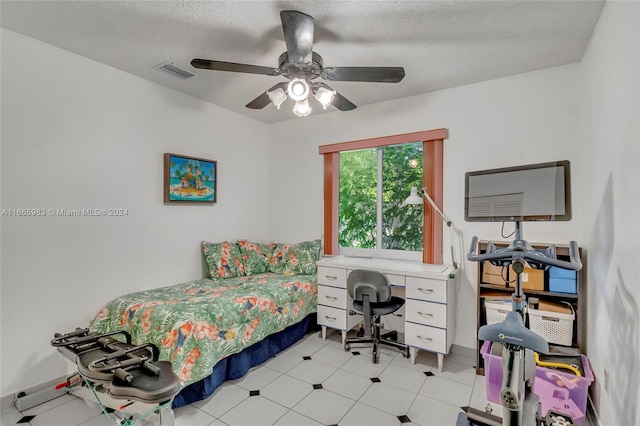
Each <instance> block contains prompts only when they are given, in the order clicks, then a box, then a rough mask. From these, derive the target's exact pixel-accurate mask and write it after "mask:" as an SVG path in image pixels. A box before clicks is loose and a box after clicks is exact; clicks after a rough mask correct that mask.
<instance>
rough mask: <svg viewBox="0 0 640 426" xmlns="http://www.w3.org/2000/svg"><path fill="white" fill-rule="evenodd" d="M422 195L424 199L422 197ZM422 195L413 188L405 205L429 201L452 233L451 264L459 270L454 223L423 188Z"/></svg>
mask: <svg viewBox="0 0 640 426" xmlns="http://www.w3.org/2000/svg"><path fill="white" fill-rule="evenodd" d="M420 195H422V197H421V196H420ZM420 195H418V188H417V187H415V186H412V187H411V193H410V194H409V196H408V197H407V199H406V200H405V204H409V205H416V204H418V205H421V204H422V203H423V202H424V200H427V201H428V202H429V205H430V206H431V207H432V208H433V209H434V210H435V211H436V212H437V213H438V215H439V216H440V219H442V221H443V222H444V223H445V225H447V227H448V228H449V233H450V240H451V262H452V264H453V267H454V268H456V269H457V268H458V262H456V257H455V254H454V250H453V227H452V225H453V222H451V220H449V218H448V217H447V216H445V215H444V213H442V211H441V210H440V209H439V208H438V206H437V205H436V203H435V202H434V201H433V199H432V198H431V197H430V196H429V193H428V192H427V189H426V188H422V189H420ZM423 197H424V199H423Z"/></svg>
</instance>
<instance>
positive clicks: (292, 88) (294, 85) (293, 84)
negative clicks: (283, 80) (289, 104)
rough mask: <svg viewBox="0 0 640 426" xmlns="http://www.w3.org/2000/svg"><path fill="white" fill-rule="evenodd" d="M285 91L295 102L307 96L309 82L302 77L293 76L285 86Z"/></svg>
mask: <svg viewBox="0 0 640 426" xmlns="http://www.w3.org/2000/svg"><path fill="white" fill-rule="evenodd" d="M287 93H289V97H290V98H291V99H293V100H294V101H296V102H297V101H302V100H306V99H307V97H308V96H309V83H307V82H306V81H305V80H303V79H302V78H294V79H293V80H291V81H290V82H289V85H288V86H287Z"/></svg>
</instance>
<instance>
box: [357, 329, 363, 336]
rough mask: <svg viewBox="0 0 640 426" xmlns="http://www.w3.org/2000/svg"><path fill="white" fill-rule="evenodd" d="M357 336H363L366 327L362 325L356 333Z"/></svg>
mask: <svg viewBox="0 0 640 426" xmlns="http://www.w3.org/2000/svg"><path fill="white" fill-rule="evenodd" d="M356 336H358V337H363V336H364V328H362V327H360V329H359V330H358V332H357V333H356Z"/></svg>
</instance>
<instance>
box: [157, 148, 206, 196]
mask: <svg viewBox="0 0 640 426" xmlns="http://www.w3.org/2000/svg"><path fill="white" fill-rule="evenodd" d="M217 170H218V167H217V163H216V162H215V161H213V160H205V159H204V158H197V157H188V156H186V155H179V154H164V202H165V203H198V204H200V203H210V204H211V203H215V202H216V201H217V199H216V195H217V190H216V184H217V182H218V179H217V177H216V176H217Z"/></svg>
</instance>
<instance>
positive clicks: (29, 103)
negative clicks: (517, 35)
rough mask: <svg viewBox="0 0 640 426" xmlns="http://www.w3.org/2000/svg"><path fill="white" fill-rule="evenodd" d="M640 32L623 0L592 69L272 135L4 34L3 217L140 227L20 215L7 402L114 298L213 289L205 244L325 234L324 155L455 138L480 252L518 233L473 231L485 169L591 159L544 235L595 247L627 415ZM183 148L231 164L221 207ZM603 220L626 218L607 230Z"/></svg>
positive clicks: (13, 243)
mask: <svg viewBox="0 0 640 426" xmlns="http://www.w3.org/2000/svg"><path fill="white" fill-rule="evenodd" d="M638 31H639V28H638V5H637V3H636V4H633V3H619V2H609V3H607V4H605V7H604V9H603V12H602V14H601V16H600V20H599V22H598V24H597V26H596V28H595V31H594V34H593V36H592V38H591V40H590V42H589V45H588V47H587V50H586V51H585V53H584V56H583V57H582V60H580V61H579V62H576V63H573V64H569V65H564V66H560V67H555V68H550V69H544V70H539V71H535V72H529V73H525V74H520V75H514V76H508V77H503V78H498V79H494V80H490V81H485V82H480V83H474V84H469V85H465V86H461V87H457V88H451V89H446V90H440V91H436V92H433V93H427V94H421V95H416V96H411V97H406V98H403V99H398V100H393V101H388V102H383V103H378V104H372V105H365V106H361V107H359V108H358V109H357V110H355V111H352V112H350V113H348V114H347V113H340V112H331V113H326V114H318V115H314V114H312V115H311V116H309V117H306V118H305V119H291V120H287V121H282V122H277V123H271V124H267V123H263V122H260V121H258V120H254V119H250V118H247V117H244V116H241V115H239V114H237V113H234V112H231V111H229V110H226V109H223V108H221V107H219V106H216V105H212V104H210V103H207V102H204V101H200V100H198V99H195V98H193V97H190V96H187V95H184V94H181V93H178V92H176V91H174V90H170V89H167V88H164V87H162V86H160V85H157V84H155V83H151V82H149V81H146V80H143V79H140V78H138V77H135V76H133V75H131V74H127V73H124V72H122V71H119V70H117V69H115V68H111V67H108V66H105V65H102V64H100V63H97V62H94V61H91V60H89V59H86V58H84V57H81V56H77V55H74V54H71V53H69V52H67V51H64V50H61V49H59V48H56V47H53V46H51V45H48V44H45V43H42V42H40V41H35V40H33V39H30V38H27V37H24V36H22V35H20V34H17V33H14V32H12V31H9V30H6V29H4V28H3V29H2V151H1V155H2V157H1V161H2V199H1V201H2V206H1V207H2V208H37V207H43V208H56V209H57V208H61V209H76V208H124V209H128V215H127V216H124V217H107V218H91V217H84V218H77V217H47V218H42V220H22V219H21V218H15V217H11V218H9V217H3V218H2V230H1V232H2V293H1V297H2V309H1V315H2V317H1V319H2V321H1V323H2V358H1V360H2V375H1V382H2V389H1V392H0V396H2V397H3V401H4V398H5V397H6V396H7V395H10V394H12V393H13V392H16V391H19V390H21V389H24V388H26V387H29V386H32V385H36V384H39V383H42V382H44V381H46V380H49V379H51V378H55V377H59V376H61V375H63V374H64V373H65V372H66V371H65V368H66V365H65V364H64V363H63V360H62V359H59V358H60V357H59V356H58V355H57V354H55V352H54V351H52V350H51V348H50V346H49V345H48V341H49V340H50V338H51V336H52V333H53V332H54V331H62V330H68V329H72V328H73V327H75V326H77V325H80V324H85V323H88V322H89V321H90V320H91V319H92V318H93V317H94V316H95V314H96V313H97V312H98V311H99V310H100V309H101V308H102V305H103V304H104V302H105V301H106V300H109V299H112V298H113V297H116V296H118V295H121V294H124V293H128V292H131V291H137V290H143V289H149V288H155V287H161V286H163V285H170V284H175V283H179V282H185V281H188V280H191V279H194V278H196V277H201V276H202V275H203V265H202V258H201V252H200V246H199V243H200V241H202V240H203V239H204V240H210V241H223V240H234V239H238V238H251V239H253V240H256V241H271V240H278V241H287V242H295V241H304V240H310V239H313V238H318V237H319V235H320V233H321V224H322V179H321V176H322V162H321V158H320V156H319V155H318V146H319V145H323V144H327V143H335V142H342V141H350V140H358V139H364V138H370V137H379V136H385V135H394V134H401V133H408V132H412V131H423V130H430V129H435V128H442V127H445V128H447V129H449V132H450V134H449V139H447V140H446V141H445V159H444V161H445V166H444V170H445V171H444V206H443V207H444V210H445V211H446V212H447V214H448V215H449V216H451V217H452V219H453V220H454V223H455V224H456V227H458V229H459V230H460V231H461V232H462V233H463V235H464V245H463V247H462V248H463V249H465V250H466V248H467V245H468V243H469V242H470V239H471V237H472V236H473V235H481V236H483V238H487V239H500V229H499V226H495V225H482V226H480V225H477V224H470V223H465V222H464V219H463V198H464V184H463V178H464V173H465V172H466V171H469V170H475V169H481V168H490V167H500V166H508V165H512V164H520V163H535V162H540V161H547V160H557V159H569V160H571V161H572V165H573V182H574V188H573V191H574V211H575V215H574V219H573V220H572V221H571V222H568V223H562V224H532V225H530V226H527V227H526V228H525V236H526V238H528V239H531V240H537V241H554V242H564V241H567V240H570V239H575V240H577V241H578V242H579V243H580V245H582V246H583V247H585V248H586V250H587V252H588V254H589V262H588V263H587V264H588V268H589V270H588V279H587V283H588V294H589V296H590V297H589V310H588V311H589V317H588V322H587V327H588V330H589V332H588V347H589V352H588V356H589V359H590V361H591V364H592V368H593V370H594V374H595V376H596V377H597V378H598V379H599V380H597V381H596V384H595V387H596V389H597V390H598V395H599V415H600V420H601V422H602V424H605V425H606V424H616V423H619V422H618V421H617V419H618V417H617V416H618V413H617V410H618V409H619V407H618V405H617V404H618V403H617V402H616V398H614V395H615V391H620V392H621V391H622V389H617V388H616V385H617V383H616V381H615V380H614V381H613V383H612V386H613V390H612V391H611V393H606V392H605V391H604V388H603V384H602V383H601V379H600V378H601V377H603V376H604V370H605V369H607V370H609V371H611V372H614V371H615V370H616V366H617V365H618V363H619V360H620V359H621V357H623V358H622V359H626V358H624V356H626V354H628V353H637V352H634V351H637V341H638V339H637V338H636V346H632V345H631V342H618V343H617V347H610V346H608V345H600V344H599V343H600V342H603V341H605V342H607V341H608V330H609V328H610V327H613V326H615V324H616V322H615V319H612V318H610V317H609V315H610V313H609V312H608V311H607V307H606V306H601V305H600V304H599V301H601V300H603V298H602V297H598V296H602V295H605V294H607V292H610V291H613V289H614V288H615V287H616V286H618V285H622V284H621V283H624V285H626V287H627V288H629V290H630V291H631V292H632V294H633V298H634V300H635V301H636V305H637V304H638V303H640V294H639V293H638V288H637V286H634V285H633V280H632V279H633V277H636V276H638V273H639V272H640V271H639V270H638V262H637V253H638V241H640V235H639V231H638V223H637V218H638V217H640V211H639V200H638V185H639V184H640V181H639V176H638V167H637V166H638V164H639V163H640V155H639V153H638V150H639V143H638V140H639V129H638V120H637V117H638V116H639V115H640V111H639V106H638V102H639V101H638V99H639V96H638V90H639V89H638V78H637V76H638V75H639V74H640V71H639V65H638V60H639V59H638V37H637V35H638ZM42 64H47V66H46V67H42ZM287 113H288V112H287ZM165 152H178V153H183V154H189V155H194V156H199V157H204V158H211V159H214V160H216V161H217V162H218V167H219V174H218V179H219V182H218V185H219V186H218V195H219V198H218V203H217V204H216V205H215V206H213V207H201V206H176V205H164V204H163V203H162V186H161V182H162V154H163V153H165ZM291 176H294V177H295V178H294V179H291ZM601 212H605V213H606V212H612V214H614V215H615V216H614V219H615V220H614V223H613V225H611V227H606V225H607V224H606V223H604V225H605V226H604V230H603V229H600V228H599V227H600V226H602V225H603V223H601V222H600V221H599V219H600V218H601V217H602V214H601ZM603 232H605V233H604V234H603ZM606 232H611V233H613V234H606ZM445 247H446V242H445ZM599 257H600V260H601V262H598V261H597V260H598V259H599ZM603 268H604V269H603ZM474 274H475V265H473V264H472V263H471V262H464V263H463V265H462V271H461V273H460V277H461V278H460V283H459V285H460V293H459V298H458V303H459V305H460V306H462V307H467V308H468V309H469V310H471V309H474V308H473V306H475V298H476V294H475V282H474V279H475V278H474V277H475V275H474ZM633 292H635V293H633ZM475 321H476V318H475V314H473V315H469V316H464V315H461V316H459V318H458V330H457V338H456V341H455V342H454V344H455V345H458V346H460V347H463V348H473V347H474V345H475V338H476V336H475V333H476V323H475ZM637 321H638V319H637V318H636V322H635V327H634V331H635V333H636V335H638V333H640V330H639V328H638V322H637ZM634 384H635V386H636V388H637V387H638V386H639V385H638V383H637V382H636V383H634ZM616 389H617V390H616ZM636 395H638V394H637V393H636ZM627 402H628V403H632V401H627ZM635 405H637V404H635ZM3 407H4V404H3Z"/></svg>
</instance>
